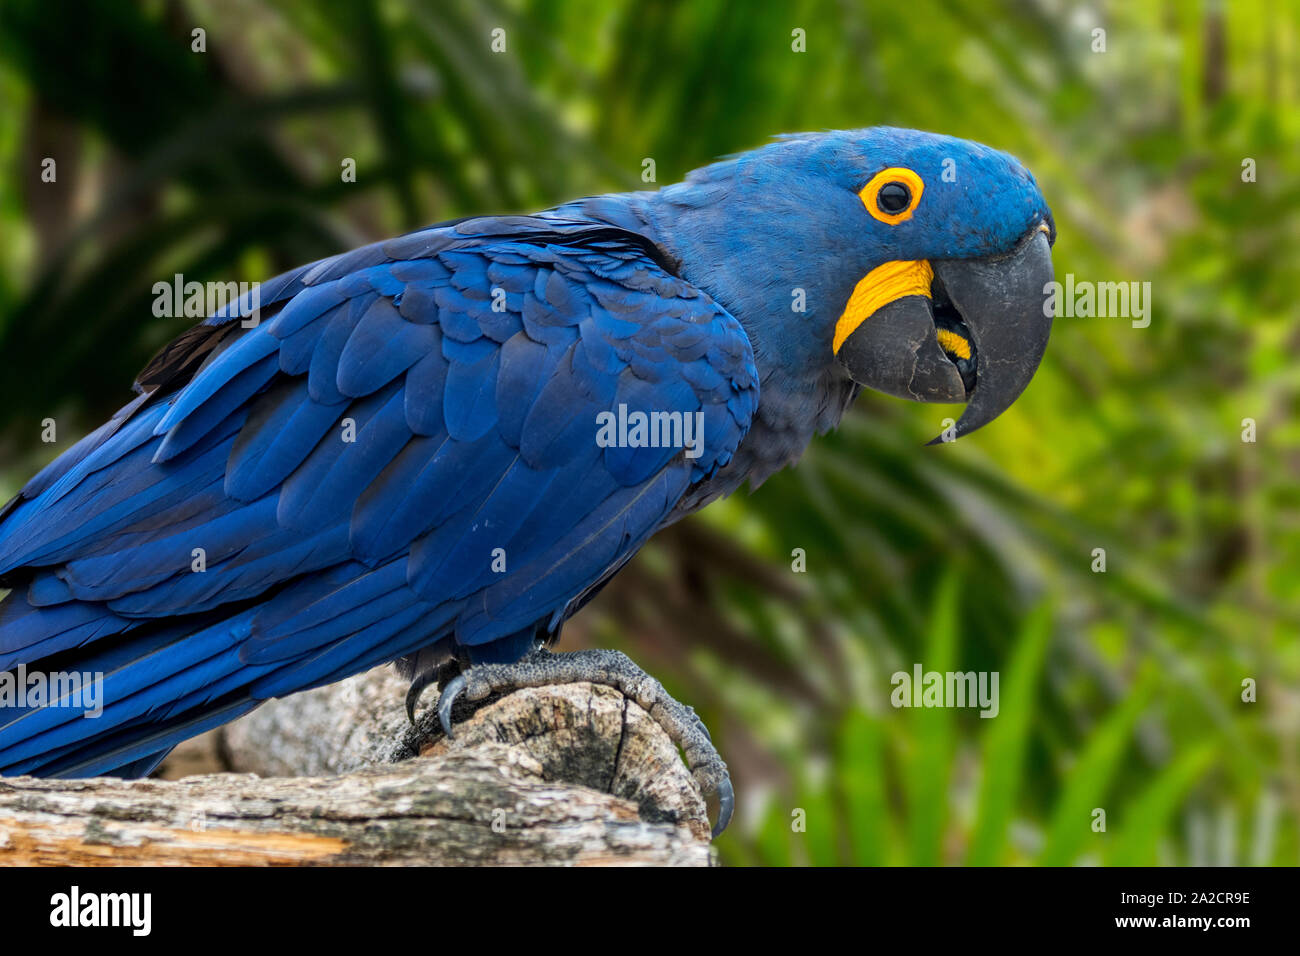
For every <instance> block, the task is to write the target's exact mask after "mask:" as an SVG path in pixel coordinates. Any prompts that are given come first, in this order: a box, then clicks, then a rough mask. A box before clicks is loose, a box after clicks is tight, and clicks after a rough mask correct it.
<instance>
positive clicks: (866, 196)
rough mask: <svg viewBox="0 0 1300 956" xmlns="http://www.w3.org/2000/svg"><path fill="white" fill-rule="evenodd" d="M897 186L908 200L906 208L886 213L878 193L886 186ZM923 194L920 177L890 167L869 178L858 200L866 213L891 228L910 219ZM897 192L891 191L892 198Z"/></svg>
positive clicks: (885, 207) (899, 167) (895, 167)
mask: <svg viewBox="0 0 1300 956" xmlns="http://www.w3.org/2000/svg"><path fill="white" fill-rule="evenodd" d="M894 184H897V185H899V186H902V187H903V189H905V190H906V191H907V192H908V193H910V198H909V200H908V203H907V206H906V207H905V208H903V209H899V210H898V211H896V212H888V211H886V210H887V208H888V207H887V206H882V205H881V202H880V199H881V196H880V191H881V190H882V189H884V188H885V187H886V186H891V185H894ZM923 192H925V183H924V182H922V181H921V177H920V176H918V175H917V174H916V173H914V172H912V170H910V169H906V168H904V167H902V166H891V167H890V168H889V169H882V170H881V171H880V172H878V173H876V175H874V176H872V177H871V181H870V182H869V183H867V184H866V185H865V186H863V187H862V190H861V191H860V192H859V193H858V198H859V199H861V200H862V205H863V206H865V207H866V209H867V212H869V213H871V215H872V216H874V217H875V218H876V219H879V220H880V221H881V222H887V223H889V224H890V225H891V226H893V225H896V224H898V223H900V222H905V221H906V220H908V219H911V218H912V213H914V212H916V207H917V205H919V204H920V202H921V194H922V193H923ZM898 193H899V190H897V189H895V190H891V194H893V196H896V195H898Z"/></svg>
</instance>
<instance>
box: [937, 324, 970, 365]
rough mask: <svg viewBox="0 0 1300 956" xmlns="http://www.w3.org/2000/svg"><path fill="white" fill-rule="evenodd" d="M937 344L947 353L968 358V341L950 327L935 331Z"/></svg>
mask: <svg viewBox="0 0 1300 956" xmlns="http://www.w3.org/2000/svg"><path fill="white" fill-rule="evenodd" d="M934 334H935V337H936V338H938V340H939V344H940V345H941V346H943V350H944V351H945V352H947V353H948V354H949V355H955V356H957V357H958V358H961V359H968V358H970V343H969V342H967V341H966V340H965V339H964V338H962V337H961V336H960V335H958V334H957V333H956V332H954V331H952V330H951V329H939V330H937V331H936V332H935V333H934Z"/></svg>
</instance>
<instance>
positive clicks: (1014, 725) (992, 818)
mask: <svg viewBox="0 0 1300 956" xmlns="http://www.w3.org/2000/svg"><path fill="white" fill-rule="evenodd" d="M1051 635H1052V615H1051V612H1050V610H1049V608H1048V606H1047V605H1045V604H1044V605H1042V606H1040V607H1039V608H1038V609H1037V610H1036V611H1034V612H1033V614H1031V615H1030V616H1029V618H1027V619H1026V621H1025V624H1024V627H1023V628H1022V629H1021V632H1020V639H1019V640H1018V641H1017V642H1016V648H1015V652H1014V654H1013V655H1012V658H1011V664H1010V666H1009V667H1008V677H1007V681H1006V685H1005V688H1004V689H1003V691H1002V693H1001V694H1000V707H999V711H998V715H997V716H996V717H993V718H990V720H989V724H990V726H989V728H988V731H987V733H986V734H985V738H984V760H983V769H984V778H983V780H982V781H981V784H980V792H979V802H978V805H977V807H978V808H977V810H976V814H975V827H974V836H973V838H972V840H971V846H970V851H969V852H968V854H967V856H966V862H967V863H968V864H969V865H971V866H993V865H996V864H998V863H1000V862H1003V860H1002V857H1003V854H1004V841H1005V839H1006V832H1007V824H1008V823H1009V822H1010V820H1011V815H1012V813H1013V812H1014V810H1015V806H1016V797H1017V795H1018V794H1019V792H1020V778H1021V772H1022V770H1023V767H1024V760H1025V748H1026V746H1027V744H1028V740H1029V729H1030V727H1031V726H1032V725H1033V717H1034V703H1035V697H1036V696H1037V690H1038V684H1039V680H1040V679H1041V677H1042V671H1043V661H1044V660H1045V659H1046V657H1047V647H1048V644H1049V643H1050V640H1051Z"/></svg>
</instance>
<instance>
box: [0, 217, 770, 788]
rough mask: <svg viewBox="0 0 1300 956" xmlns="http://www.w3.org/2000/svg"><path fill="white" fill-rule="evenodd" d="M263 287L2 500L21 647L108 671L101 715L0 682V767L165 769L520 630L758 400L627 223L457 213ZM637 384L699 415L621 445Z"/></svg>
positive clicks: (734, 341) (13, 657)
mask: <svg viewBox="0 0 1300 956" xmlns="http://www.w3.org/2000/svg"><path fill="white" fill-rule="evenodd" d="M261 306H262V308H263V310H264V312H265V313H266V314H267V316H268V317H266V318H264V319H263V320H262V321H261V322H260V323H259V324H257V325H256V327H254V328H251V329H247V330H246V329H244V328H242V326H241V323H240V322H238V321H236V320H235V319H234V318H232V317H231V316H233V315H235V314H237V310H236V309H233V308H232V309H231V310H230V313H229V314H219V315H217V316H214V317H213V318H212V319H209V320H208V321H207V322H206V323H204V325H202V326H199V327H197V328H196V329H195V330H192V331H191V332H190V333H187V335H186V336H183V337H182V338H181V339H180V340H178V342H177V343H175V344H174V346H173V347H171V348H170V349H169V350H166V351H164V353H162V354H161V355H160V357H159V359H157V360H155V362H154V363H153V364H151V366H150V368H149V369H146V371H145V372H144V373H143V374H142V376H141V379H140V381H139V383H138V386H137V387H138V388H141V389H142V390H144V391H145V394H142V395H141V396H140V397H139V398H138V399H136V401H134V402H132V403H131V404H130V405H128V406H127V407H126V408H124V409H123V410H122V411H121V412H120V413H119V414H118V415H117V416H115V417H114V419H113V420H112V421H110V422H109V423H108V424H106V425H105V426H104V427H103V428H101V429H100V430H99V431H98V432H96V433H94V434H92V435H91V436H89V437H88V438H86V439H85V440H83V441H82V442H80V443H79V444H78V445H77V446H75V447H73V448H72V449H70V450H69V451H68V452H67V453H65V454H64V455H63V456H62V457H60V458H59V459H58V460H57V461H55V462H54V463H53V464H52V465H51V466H50V467H49V468H47V469H46V470H45V471H43V472H42V473H41V474H40V475H38V476H37V477H36V478H35V479H33V481H32V482H31V483H30V484H29V485H28V486H27V487H26V488H25V489H24V490H23V491H22V492H21V493H20V494H19V496H18V497H17V498H16V499H15V500H14V501H13V502H11V503H10V504H9V506H8V507H7V508H6V509H5V511H4V512H3V513H2V516H0V580H3V581H4V582H5V583H6V584H7V585H9V586H11V587H12V588H13V591H12V592H11V593H10V595H9V596H8V598H7V599H6V600H5V601H4V602H3V603H2V604H0V672H2V671H6V670H8V671H13V672H16V670H17V669H18V668H20V667H23V668H26V669H27V670H28V671H37V670H40V671H45V670H59V671H61V672H70V671H75V672H77V673H85V674H102V675H103V677H102V684H100V685H98V686H99V687H100V693H101V703H102V708H103V712H102V714H101V715H100V716H99V717H98V718H97V719H94V720H86V719H84V718H83V716H82V714H83V711H82V709H79V708H77V707H73V706H62V705H66V704H68V703H70V702H72V697H71V692H66V693H64V694H63V695H62V696H59V695H57V694H50V695H49V696H50V697H51V698H52V699H50V700H46V701H40V700H37V701H35V702H33V701H32V700H30V699H29V700H27V701H25V702H24V701H21V700H18V699H17V698H15V699H14V700H10V701H9V703H8V706H6V702H5V698H4V697H3V695H2V694H0V772H4V773H25V772H26V773H33V772H34V773H42V774H47V775H65V776H69V775H85V774H94V773H105V772H111V771H114V770H116V771H118V772H139V771H140V770H142V769H147V767H148V766H149V765H150V763H151V761H152V760H153V759H155V758H156V756H157V754H159V753H160V752H165V751H166V749H168V748H169V747H171V746H172V745H174V744H175V743H176V742H178V741H179V740H181V739H184V738H185V737H187V736H190V735H192V734H194V733H197V732H199V731H201V730H203V729H207V728H208V727H210V726H216V725H217V724H220V723H223V722H225V721H226V720H229V719H231V718H232V717H234V716H237V715H238V714H240V713H243V712H245V711H247V710H249V709H251V708H252V707H254V706H256V705H257V704H258V703H259V702H261V701H263V700H265V699H267V698H269V697H273V696H278V695H284V694H288V693H292V692H294V691H297V690H301V689H304V688H307V687H312V686H316V685H319V684H322V683H327V682H330V681H334V680H338V679H340V678H342V677H345V676H347V675H349V674H353V673H356V672H358V671H360V670H363V669H365V668H368V667H371V666H374V665H376V664H379V663H382V662H385V661H390V660H394V659H396V658H398V657H401V656H403V655H408V654H412V653H415V652H417V651H429V650H430V649H431V650H432V651H433V653H434V655H435V656H439V655H441V656H443V657H449V656H451V655H452V654H460V655H461V656H464V657H468V658H469V659H471V660H498V659H513V658H515V657H518V656H519V655H520V654H522V653H523V652H524V651H525V650H526V649H527V648H528V647H529V646H530V644H531V641H532V639H533V637H534V636H535V635H536V634H538V633H546V632H549V631H554V630H555V629H556V628H558V626H559V623H560V622H562V620H563V619H564V617H565V616H566V615H567V614H568V613H571V611H572V610H573V609H574V608H575V606H576V605H577V603H579V602H581V600H582V599H583V598H584V596H585V595H587V594H589V593H591V591H592V590H593V589H594V588H596V587H598V586H599V585H600V584H601V583H602V582H603V581H604V580H605V579H606V578H607V577H608V576H609V575H610V574H612V573H613V572H614V571H616V570H617V569H618V568H619V567H621V565H622V564H623V563H624V562H625V561H626V560H627V559H628V557H630V556H631V554H633V553H634V552H635V551H636V550H637V549H638V548H639V547H640V546H641V545H642V544H643V543H644V541H645V540H646V539H647V538H648V537H649V536H650V535H651V534H653V533H654V532H655V531H656V530H657V529H658V528H659V527H660V526H661V525H662V524H663V523H664V521H665V520H666V519H667V518H668V517H669V515H670V513H671V512H672V510H673V508H674V506H675V505H676V504H677V502H678V501H679V500H680V499H681V498H682V497H683V495H684V494H685V493H686V492H687V491H688V490H689V489H690V488H691V487H692V486H695V485H697V484H698V483H699V482H700V481H702V480H704V479H706V478H707V477H709V476H710V475H712V474H713V473H714V472H715V471H716V470H717V469H719V468H721V467H722V466H724V465H725V464H726V463H727V462H728V461H729V460H730V458H731V456H732V454H733V452H734V451H735V449H736V447H737V445H738V444H739V442H740V440H741V438H742V437H743V436H744V434H745V432H746V430H747V429H748V427H749V424H750V421H751V419H752V416H753V414H754V409H755V406H756V403H757V397H758V384H757V378H756V373H755V369H754V364H753V356H752V353H751V350H750V346H749V342H748V340H747V338H746V336H745V334H744V331H743V330H742V329H741V327H740V325H739V324H738V323H737V322H736V320H735V319H734V318H733V317H732V316H730V315H729V314H728V313H727V312H726V311H725V310H724V309H722V308H721V307H720V306H719V305H718V304H717V303H715V302H713V301H712V300H711V299H710V298H709V297H708V296H707V295H706V294H704V293H702V292H700V291H699V290H697V289H695V288H694V287H692V286H691V285H689V284H688V283H686V282H684V281H683V280H681V279H680V278H678V277H676V276H675V275H673V274H672V273H671V271H670V270H669V269H668V268H667V267H666V263H665V262H664V261H663V259H662V258H661V257H660V256H659V255H658V254H657V250H655V248H654V247H653V246H652V245H651V244H650V243H649V242H648V240H645V239H644V238H643V237H641V236H639V235H633V234H631V233H627V232H624V231H622V230H619V229H613V228H610V227H608V226H601V225H594V224H591V223H582V222H567V221H557V220H553V219H537V218H529V217H518V218H509V219H502V218H493V219H481V220H469V221H465V222H461V223H457V224H453V225H449V226H442V227H434V228H431V229H428V230H424V231H421V232H417V233H413V234H411V235H408V236H404V237H401V238H398V239H394V240H391V241H389V242H385V243H379V244H376V245H373V246H368V247H365V248H362V249H358V250H356V251H354V252H351V253H347V254H344V255H342V256H339V257H336V258H333V259H329V260H325V261H323V262H320V263H317V264H314V265H311V266H306V267H303V268H301V269H298V270H295V271H294V272H291V273H288V274H286V275H285V276H282V277H280V278H278V279H276V280H273V281H272V282H270V283H267V284H266V285H265V286H264V287H263V290H262V302H261ZM620 408H621V409H622V413H623V415H624V417H625V420H634V419H635V417H636V413H638V412H639V413H643V414H644V415H645V416H646V418H647V419H649V418H650V417H651V416H652V415H655V414H658V415H659V416H663V417H661V418H660V419H658V420H659V421H665V422H666V421H670V420H672V416H674V415H677V416H678V417H679V420H681V421H683V422H684V421H686V419H685V418H684V417H682V416H691V418H690V422H691V423H692V424H693V423H694V422H696V421H698V422H699V423H700V425H701V434H700V438H701V439H702V440H701V441H700V443H699V445H698V446H693V448H692V450H691V451H689V452H688V451H686V450H684V449H683V448H682V447H680V445H674V444H672V443H668V444H666V445H665V443H663V442H653V441H643V442H642V443H641V444H636V443H634V442H633V443H626V444H623V445H618V444H614V445H605V444H602V443H601V442H599V441H598V440H597V436H598V431H599V426H598V423H599V422H600V421H601V418H600V416H601V413H618V412H619V411H620ZM642 437H643V438H644V435H643V436H642ZM696 449H698V451H699V454H698V455H696V454H695V451H696ZM2 690H3V684H2V683H0V691H2Z"/></svg>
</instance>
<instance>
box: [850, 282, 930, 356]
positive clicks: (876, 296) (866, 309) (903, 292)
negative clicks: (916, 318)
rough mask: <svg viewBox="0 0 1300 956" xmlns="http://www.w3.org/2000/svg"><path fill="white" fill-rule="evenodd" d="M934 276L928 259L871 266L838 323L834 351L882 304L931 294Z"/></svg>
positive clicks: (927, 296)
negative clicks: (906, 297) (907, 297)
mask: <svg viewBox="0 0 1300 956" xmlns="http://www.w3.org/2000/svg"><path fill="white" fill-rule="evenodd" d="M933 280H934V269H932V268H931V267H930V263H929V262H928V261H926V260H925V259H917V260H915V261H913V262H886V263H885V264H884V265H882V266H877V267H876V268H874V269H872V270H871V271H870V272H868V273H867V274H866V275H865V276H863V277H862V279H861V280H860V281H859V282H858V284H857V285H856V286H854V288H853V294H852V295H851V296H849V304H848V305H846V306H845V307H844V312H843V314H842V315H841V316H840V318H839V321H838V322H836V323H835V341H834V343H833V344H832V349H833V351H834V352H835V353H836V354H839V351H840V346H841V345H843V344H844V340H845V339H847V338H848V337H849V336H850V335H852V334H853V332H854V331H855V330H856V329H857V327H858V326H859V325H861V324H862V323H863V322H865V321H866V320H867V319H869V318H871V316H872V315H874V314H875V313H876V311H877V310H878V309H880V308H881V307H882V306H886V305H888V304H889V303H890V302H893V301H894V300H895V299H901V298H903V297H904V296H908V295H923V296H925V297H926V298H927V299H928V298H930V283H931V282H932V281H933Z"/></svg>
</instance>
